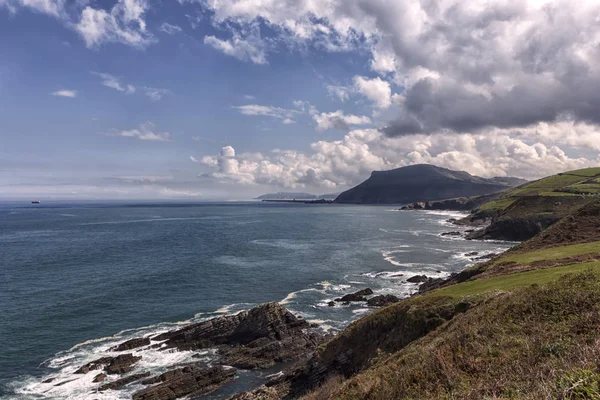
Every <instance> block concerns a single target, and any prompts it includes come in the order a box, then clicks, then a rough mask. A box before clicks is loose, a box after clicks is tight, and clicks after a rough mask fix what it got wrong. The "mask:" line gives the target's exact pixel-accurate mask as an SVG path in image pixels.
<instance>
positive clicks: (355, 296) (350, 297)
mask: <svg viewBox="0 0 600 400" xmlns="http://www.w3.org/2000/svg"><path fill="white" fill-rule="evenodd" d="M371 294H373V291H372V290H371V289H370V288H366V289H362V290H359V291H358V292H355V293H351V294H347V295H345V296H342V297H341V298H339V299H335V301H340V302H344V303H345V302H349V301H366V300H367V298H366V297H365V296H369V295H371Z"/></svg>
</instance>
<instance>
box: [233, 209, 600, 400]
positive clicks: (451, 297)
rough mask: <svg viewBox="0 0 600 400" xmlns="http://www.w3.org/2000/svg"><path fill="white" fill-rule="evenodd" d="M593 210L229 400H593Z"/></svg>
mask: <svg viewBox="0 0 600 400" xmlns="http://www.w3.org/2000/svg"><path fill="white" fill-rule="evenodd" d="M599 316H600V200H598V199H592V200H591V201H588V203H587V204H585V205H584V206H582V207H580V208H578V209H576V210H575V211H574V212H572V213H571V214H569V215H567V216H565V217H564V218H562V219H561V220H560V222H558V223H556V224H554V225H553V226H552V227H550V228H549V229H547V230H545V231H544V232H543V233H540V234H538V235H536V236H535V237H533V238H532V239H530V240H528V241H526V242H524V243H522V244H521V245H519V246H516V247H515V248H513V249H511V250H509V251H507V252H506V253H504V254H502V255H500V256H497V257H494V258H493V259H492V260H489V261H486V262H483V263H480V264H476V265H475V266H473V267H471V268H469V269H468V270H466V271H464V273H461V274H458V275H455V276H452V277H450V278H449V279H447V280H446V281H443V282H440V283H439V284H438V285H437V286H436V287H434V288H431V290H424V291H421V293H420V294H418V295H415V296H413V297H410V298H408V299H406V300H403V301H400V302H398V303H395V304H392V305H390V306H388V307H385V308H383V309H381V310H379V311H377V312H375V313H373V314H371V315H368V316H366V317H363V318H362V319H360V320H358V321H356V322H354V323H353V324H351V325H350V326H349V327H348V328H346V329H345V330H344V331H343V332H342V333H340V334H339V335H337V336H336V337H335V338H333V339H332V340H330V341H328V342H326V343H325V344H323V345H321V346H319V347H318V349H317V351H316V352H315V354H314V355H313V356H312V357H311V358H309V359H308V360H307V361H304V362H303V363H300V364H299V365H297V366H296V367H295V368H293V369H291V370H289V371H288V372H287V373H286V374H285V375H284V376H283V377H281V378H279V379H278V380H276V381H272V382H269V383H267V384H266V385H264V386H262V387H260V388H258V389H256V390H254V391H251V392H247V393H244V394H241V395H239V396H238V397H235V398H236V399H246V400H249V399H263V400H264V399H281V398H302V399H306V400H317V399H319V400H320V399H348V400H350V399H381V400H384V399H423V400H425V399H442V398H453V399H473V400H475V399H482V398H497V399H500V398H502V399H504V398H519V399H541V398H552V399H598V398H600V386H599V385H600V368H599V367H598V364H597V362H596V360H597V358H598V350H597V343H598V341H600V330H599V328H598V326H600V319H599V318H600V317H599Z"/></svg>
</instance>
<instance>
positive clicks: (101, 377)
mask: <svg viewBox="0 0 600 400" xmlns="http://www.w3.org/2000/svg"><path fill="white" fill-rule="evenodd" d="M106 376H107V375H106V374H104V373H102V374H98V375H96V376H95V377H94V380H93V381H92V382H94V383H98V382H103V381H104V380H105V379H106Z"/></svg>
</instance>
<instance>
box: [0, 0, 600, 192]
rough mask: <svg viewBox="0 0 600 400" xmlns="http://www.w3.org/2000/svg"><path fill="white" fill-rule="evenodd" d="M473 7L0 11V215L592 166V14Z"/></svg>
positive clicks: (569, 9)
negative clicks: (25, 209) (381, 176)
mask: <svg viewBox="0 0 600 400" xmlns="http://www.w3.org/2000/svg"><path fill="white" fill-rule="evenodd" d="M482 4H484V2H479V1H475V2H473V3H472V4H468V5H465V4H463V3H461V2H456V1H450V0H448V1H446V0H439V1H434V2H431V1H423V2H422V4H421V3H419V2H404V1H400V0H399V1H397V2H387V1H383V0H376V1H372V2H368V1H361V0H349V1H346V2H342V1H335V0H319V1H308V0H298V1H292V0H285V1H275V0H266V1H258V0H219V1H217V0H201V1H184V0H181V1H179V2H178V1H175V0H172V1H162V2H154V1H145V0H120V1H98V2H94V1H89V0H79V1H76V2H70V1H63V0H0V199H21V198H26V199H29V198H43V199H178V198H186V199H194V200H210V199H246V198H250V197H253V196H254V195H258V194H261V193H262V192H266V191H273V190H275V191H279V190H290V191H291V190H293V191H308V192H315V193H330V192H339V191H342V190H344V189H346V188H348V187H350V186H352V185H354V184H357V183H359V182H360V181H361V180H363V179H365V178H366V177H368V175H369V173H370V171H372V170H374V169H390V168H395V167H400V166H404V165H409V164H414V163H418V162H428V163H434V164H437V165H441V166H444V167H448V168H453V169H463V170H467V171H468V172H471V173H473V174H477V175H482V176H495V175H514V176H520V177H525V178H535V177H539V176H542V175H544V174H549V173H554V172H558V171H561V170H565V169H573V168H579V167H585V166H592V165H597V164H598V160H599V158H598V152H599V150H600V139H599V136H598V128H597V127H598V122H599V120H598V118H600V117H598V116H597V115H598V113H595V112H594V110H597V109H598V108H597V107H599V106H600V100H598V97H597V94H594V93H597V89H598V83H599V82H600V73H599V70H598V66H596V65H595V64H596V63H595V62H594V60H597V59H598V58H597V56H598V55H599V52H598V49H597V40H598V38H597V37H596V32H597V31H598V28H599V27H598V22H597V21H595V20H594V18H592V17H591V16H593V15H598V13H599V12H600V8H599V4H598V2H596V1H588V2H583V3H582V4H583V6H581V5H580V7H578V8H575V7H573V6H571V5H570V4H569V2H564V1H530V2H529V3H526V2H524V3H523V4H521V5H515V4H513V3H512V2H505V1H497V2H491V3H485V4H487V5H486V6H482ZM434 5H435V6H434ZM594 13H595V14H594ZM550 14H552V15H550ZM550 17H552V18H550ZM573 21H575V22H576V25H577V26H578V27H579V29H580V30H579V31H578V32H575V31H572V29H571V25H572V24H571V23H572V22H573ZM557 28H561V29H557ZM513 31H518V32H521V34H520V35H519V36H515V35H513V34H512V33H511V32H513ZM540 38H543V40H542V39H540ZM594 43H596V44H595V45H594ZM594 46H596V47H594Z"/></svg>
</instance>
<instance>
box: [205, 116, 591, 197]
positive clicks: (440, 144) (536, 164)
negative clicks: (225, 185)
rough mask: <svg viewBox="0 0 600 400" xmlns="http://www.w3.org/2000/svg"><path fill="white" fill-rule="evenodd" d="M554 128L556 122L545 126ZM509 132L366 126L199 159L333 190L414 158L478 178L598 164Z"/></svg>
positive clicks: (235, 172)
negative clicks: (391, 133) (306, 144)
mask: <svg viewBox="0 0 600 400" xmlns="http://www.w3.org/2000/svg"><path fill="white" fill-rule="evenodd" d="M531 128H532V129H536V128H535V127H531ZM555 129H556V130H558V129H560V126H556V127H552V129H549V130H550V131H554V130H555ZM510 134H511V132H509V131H503V132H496V134H495V135H485V134H457V133H436V134H430V135H412V136H406V137H400V138H390V137H386V136H385V135H384V134H382V133H381V132H378V131H376V130H372V129H366V130H354V131H351V132H349V133H348V134H347V135H346V136H345V137H344V138H343V139H341V140H335V141H318V142H315V143H313V144H312V146H311V147H312V152H311V153H302V152H297V151H293V150H286V151H283V150H274V151H273V153H272V155H270V156H263V155H258V156H257V155H256V154H252V155H248V154H246V153H241V154H237V153H236V152H235V150H234V149H233V148H232V147H230V146H228V147H226V148H224V149H223V151H222V152H221V154H220V155H219V156H205V157H203V158H202V160H201V161H200V162H201V163H202V164H203V165H205V166H207V167H209V168H211V169H212V170H213V172H212V173H211V174H210V176H212V177H213V178H215V179H217V180H220V181H232V182H238V183H244V184H267V185H272V186H278V187H286V188H299V187H306V186H311V187H322V188H338V189H344V188H347V187H350V186H353V185H356V184H358V183H360V182H361V181H362V180H364V179H366V178H367V177H368V176H369V174H370V173H371V171H373V170H386V169H392V168H397V167H402V166H406V165H411V164H418V163H430V164H435V165H439V166H442V167H446V168H451V169H455V170H464V171H467V172H470V173H472V174H474V175H479V176H484V177H492V176H520V177H523V178H528V179H535V178H539V177H542V176H546V175H550V174H555V173H558V172H561V171H566V170H571V169H577V168H585V167H590V166H597V165H598V164H599V163H600V158H599V157H598V152H595V153H594V155H593V156H592V157H590V158H585V157H577V156H575V157H574V156H569V155H567V152H566V151H565V149H563V148H560V147H558V146H557V145H554V144H553V143H552V140H553V137H552V135H549V136H548V135H546V136H545V137H544V138H543V140H540V141H533V142H527V141H525V140H521V139H518V138H514V137H511V136H510ZM586 145H587V146H588V147H589V148H594V147H595V146H597V145H598V144H597V143H587V142H586ZM594 157H595V158H594Z"/></svg>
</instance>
